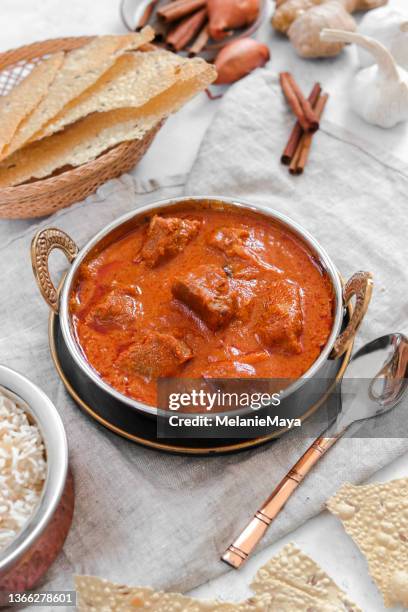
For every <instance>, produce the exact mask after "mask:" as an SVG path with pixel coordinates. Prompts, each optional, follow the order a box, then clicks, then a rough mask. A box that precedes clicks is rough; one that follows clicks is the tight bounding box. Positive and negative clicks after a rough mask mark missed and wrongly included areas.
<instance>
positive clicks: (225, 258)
mask: <svg viewBox="0 0 408 612" xmlns="http://www.w3.org/2000/svg"><path fill="white" fill-rule="evenodd" d="M70 310H71V315H72V319H73V324H74V328H75V332H76V336H77V340H78V341H79V344H80V345H81V347H82V350H83V353H84V354H85V356H86V359H87V360H88V362H89V363H90V364H91V365H92V367H93V368H94V369H95V370H96V371H97V372H98V373H99V375H100V376H101V377H102V379H103V380H104V381H105V382H107V383H108V384H110V385H111V386H112V387H114V388H115V389H117V390H118V391H120V392H122V393H124V394H125V395H127V396H129V397H132V398H134V399H137V400H140V401H142V402H144V403H147V404H151V405H155V403H156V380H157V378H159V377H163V376H177V377H180V376H182V377H189V378H200V377H203V376H204V377H218V378H227V377H228V378H229V377H236V378H241V377H262V378H272V377H273V378H292V379H293V378H298V377H300V376H301V375H302V374H304V373H305V372H306V370H308V368H309V367H310V366H311V365H312V364H313V362H314V361H315V360H316V359H317V357H318V356H319V354H320V352H321V350H322V348H323V347H324V345H325V344H326V342H327V339H328V337H329V335H330V332H331V329H332V324H333V310H334V295H333V288H332V284H331V281H330V278H329V277H328V275H327V273H326V272H324V271H323V269H322V267H321V266H320V265H319V262H318V261H316V257H315V256H314V255H313V253H311V252H310V251H309V250H308V248H307V247H306V245H305V244H304V243H303V242H302V241H301V240H300V239H299V238H297V237H296V236H295V235H294V234H292V233H291V232H290V231H289V230H288V229H287V228H285V227H284V226H282V225H280V224H278V223H276V222H274V221H273V220H271V219H269V218H268V217H266V216H263V215H262V214H260V213H255V212H251V211H246V210H239V209H224V210H216V209H211V208H210V209H205V208H204V209H198V210H195V209H188V212H187V211H183V212H173V213H170V212H165V213H163V214H157V215H155V216H152V217H150V218H149V219H144V220H143V222H141V224H140V226H139V227H136V228H135V229H133V230H132V231H130V232H129V233H128V234H126V235H125V236H124V237H122V238H120V239H118V240H117V241H116V242H113V243H112V244H110V245H108V246H106V247H105V248H103V249H102V250H101V252H99V253H98V254H95V255H94V256H92V253H91V254H90V255H88V257H87V259H86V260H85V261H84V262H83V263H82V265H81V266H80V268H79V272H78V276H77V280H76V282H75V284H74V289H73V293H72V296H71V301H70Z"/></svg>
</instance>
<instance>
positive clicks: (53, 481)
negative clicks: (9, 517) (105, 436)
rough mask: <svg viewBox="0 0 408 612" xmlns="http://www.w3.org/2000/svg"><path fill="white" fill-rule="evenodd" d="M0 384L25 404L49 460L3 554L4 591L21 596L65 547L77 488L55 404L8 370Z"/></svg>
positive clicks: (0, 581)
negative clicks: (30, 508)
mask: <svg viewBox="0 0 408 612" xmlns="http://www.w3.org/2000/svg"><path fill="white" fill-rule="evenodd" d="M0 385H1V386H2V387H4V389H5V390H6V391H8V392H11V394H14V395H15V396H17V398H20V399H21V400H23V401H24V402H25V403H26V404H27V407H28V411H29V415H28V416H29V419H30V418H31V419H32V421H33V422H34V423H36V424H37V425H38V427H39V429H40V431H41V435H42V437H43V441H44V446H45V452H46V456H47V477H46V480H45V484H44V489H43V492H42V496H41V500H40V503H39V505H38V507H37V509H36V510H35V512H34V514H33V516H32V517H31V519H30V520H29V521H28V522H27V524H26V526H25V527H24V528H23V530H22V531H21V532H20V534H19V535H18V536H17V538H16V539H15V540H13V542H12V543H11V544H10V545H9V546H8V547H6V548H5V550H3V551H2V552H0V592H1V591H11V592H22V591H27V590H29V589H32V588H33V587H34V586H35V585H36V584H37V582H38V581H39V580H40V579H41V578H42V576H43V575H44V574H45V573H46V571H47V570H48V568H49V567H50V565H51V564H52V563H53V561H54V560H55V558H56V556H57V555H58V553H59V552H60V550H61V548H62V546H63V544H64V541H65V538H66V537H67V534H68V531H69V528H70V526H71V522H72V515H73V510H74V487H73V480H72V475H71V473H70V471H69V466H68V444H67V438H66V435H65V430H64V426H63V424H62V421H61V418H60V416H59V414H58V412H57V410H56V408H55V406H54V404H53V403H52V402H51V400H50V399H49V398H48V397H47V396H46V395H45V393H44V392H43V391H41V389H39V388H38V387H37V386H36V385H34V384H33V383H32V382H30V381H29V380H28V379H27V378H25V377H24V376H22V375H21V374H19V373H18V372H15V371H14V370H11V369H10V368H7V367H5V366H0Z"/></svg>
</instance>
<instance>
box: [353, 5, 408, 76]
mask: <svg viewBox="0 0 408 612" xmlns="http://www.w3.org/2000/svg"><path fill="white" fill-rule="evenodd" d="M407 30H408V9H406V10H405V11H403V12H401V11H397V10H395V9H393V8H391V7H390V6H384V7H382V8H379V9H376V10H375V11H371V13H367V15H366V16H365V17H364V18H363V20H362V21H361V23H360V26H359V28H358V31H359V32H360V33H361V34H364V36H371V37H372V38H375V39H376V40H378V41H379V42H381V43H382V44H383V45H384V46H385V47H387V49H388V50H389V51H391V53H392V55H393V56H394V59H395V61H396V62H397V64H398V65H399V66H401V68H405V70H408V32H407ZM358 56H359V60H360V66H362V67H366V66H371V65H372V64H373V62H374V60H373V57H372V55H370V54H369V53H367V51H365V50H364V49H362V48H359V50H358Z"/></svg>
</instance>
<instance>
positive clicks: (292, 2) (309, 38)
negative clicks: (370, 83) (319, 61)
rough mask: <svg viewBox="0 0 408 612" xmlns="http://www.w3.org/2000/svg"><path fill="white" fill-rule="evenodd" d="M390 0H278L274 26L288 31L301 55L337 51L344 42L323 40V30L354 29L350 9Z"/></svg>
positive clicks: (354, 9)
mask: <svg viewBox="0 0 408 612" xmlns="http://www.w3.org/2000/svg"><path fill="white" fill-rule="evenodd" d="M387 2H388V0H277V2H276V10H275V13H274V15H273V17H272V25H273V27H274V28H275V30H278V31H279V32H283V33H284V34H287V35H288V37H289V39H290V41H291V42H292V44H293V46H294V47H295V49H296V51H297V53H298V54H299V55H300V56H301V57H328V56H333V55H337V54H338V53H340V51H342V49H343V48H344V43H340V42H338V43H337V42H336V43H330V42H323V41H321V40H320V32H321V31H322V30H323V29H324V28H336V29H342V30H347V31H349V32H354V31H355V30H356V28H357V26H356V22H355V21H354V19H353V17H352V16H351V13H353V12H354V11H363V10H370V9H373V8H378V7H379V6H383V5H384V4H387Z"/></svg>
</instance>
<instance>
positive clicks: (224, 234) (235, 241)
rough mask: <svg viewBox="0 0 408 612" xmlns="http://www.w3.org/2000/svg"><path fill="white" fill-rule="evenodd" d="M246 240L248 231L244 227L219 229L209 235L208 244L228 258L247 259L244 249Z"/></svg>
mask: <svg viewBox="0 0 408 612" xmlns="http://www.w3.org/2000/svg"><path fill="white" fill-rule="evenodd" d="M248 238H249V230H248V229H246V228H244V227H221V228H219V229H217V230H215V232H213V233H212V234H211V235H210V237H209V240H208V243H209V244H210V245H211V246H214V247H216V248H217V249H219V250H220V251H223V252H224V253H225V254H226V255H228V257H242V258H244V259H249V253H248V251H247V248H246V242H247V240H248Z"/></svg>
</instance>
